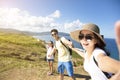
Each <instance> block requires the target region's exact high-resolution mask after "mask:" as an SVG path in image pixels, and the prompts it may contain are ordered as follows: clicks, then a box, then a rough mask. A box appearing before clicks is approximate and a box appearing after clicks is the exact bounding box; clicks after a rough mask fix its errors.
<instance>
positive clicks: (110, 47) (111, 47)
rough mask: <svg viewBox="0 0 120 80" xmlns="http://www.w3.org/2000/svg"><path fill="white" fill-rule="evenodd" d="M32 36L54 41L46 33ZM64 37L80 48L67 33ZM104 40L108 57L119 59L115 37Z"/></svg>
mask: <svg viewBox="0 0 120 80" xmlns="http://www.w3.org/2000/svg"><path fill="white" fill-rule="evenodd" d="M60 36H63V35H60ZM33 37H34V38H36V39H40V40H44V41H46V42H47V41H50V40H51V41H53V42H55V41H54V39H53V38H52V36H51V35H48V34H45V35H37V36H33ZM64 37H65V38H67V39H69V40H71V41H72V42H73V44H74V46H75V47H76V48H82V47H81V45H80V44H79V43H78V42H76V41H74V40H73V39H71V37H70V36H69V35H64ZM104 40H105V43H106V49H107V51H108V52H110V57H112V58H114V59H116V60H119V52H118V49H117V45H116V42H115V39H113V38H105V39H104Z"/></svg>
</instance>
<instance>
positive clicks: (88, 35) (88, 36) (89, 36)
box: [78, 34, 94, 40]
mask: <svg viewBox="0 0 120 80" xmlns="http://www.w3.org/2000/svg"><path fill="white" fill-rule="evenodd" d="M78 38H79V40H82V39H83V38H85V39H86V40H92V39H93V38H94V37H93V36H92V35H91V34H86V35H84V34H80V35H79V36H78Z"/></svg>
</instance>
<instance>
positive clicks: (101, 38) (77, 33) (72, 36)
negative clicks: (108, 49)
mask: <svg viewBox="0 0 120 80" xmlns="http://www.w3.org/2000/svg"><path fill="white" fill-rule="evenodd" d="M83 30H88V29H82V30H75V31H72V32H70V36H71V38H72V39H73V40H75V41H77V42H80V40H79V38H78V36H79V34H80V32H81V31H83ZM88 31H91V32H93V33H94V34H96V35H97V36H98V38H99V39H100V40H101V41H102V42H103V44H104V45H105V42H104V40H103V37H102V36H101V35H100V34H98V33H96V32H94V31H92V30H88Z"/></svg>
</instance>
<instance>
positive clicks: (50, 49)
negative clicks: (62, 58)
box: [46, 41, 54, 75]
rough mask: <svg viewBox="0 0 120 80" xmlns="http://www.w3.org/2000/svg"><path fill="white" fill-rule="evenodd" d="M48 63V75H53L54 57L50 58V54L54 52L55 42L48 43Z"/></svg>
mask: <svg viewBox="0 0 120 80" xmlns="http://www.w3.org/2000/svg"><path fill="white" fill-rule="evenodd" d="M46 48H47V55H46V56H47V57H46V58H47V62H48V65H49V70H50V71H49V72H48V73H47V74H48V75H53V62H54V55H52V56H48V55H49V54H50V52H51V51H52V49H53V42H52V41H49V42H47V47H46Z"/></svg>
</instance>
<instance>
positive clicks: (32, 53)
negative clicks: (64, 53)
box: [0, 32, 86, 80]
mask: <svg viewBox="0 0 120 80" xmlns="http://www.w3.org/2000/svg"><path fill="white" fill-rule="evenodd" d="M45 55H46V48H45V45H44V41H42V40H40V41H37V39H35V38H33V37H32V36H28V35H25V34H21V33H20V34H14V33H7V32H5V33H4V32H0V80H23V78H24V80H43V79H46V80H47V79H49V80H56V78H57V76H58V74H57V70H56V68H57V57H56V58H55V63H54V69H55V70H54V72H55V75H56V76H54V77H52V78H50V77H46V73H47V71H48V64H47V62H46V61H44V56H45ZM72 56H73V62H74V63H75V65H76V66H81V65H82V64H83V63H82V62H83V59H81V57H80V56H79V55H77V54H76V53H75V52H73V54H72ZM81 69H82V68H81ZM83 72H84V71H83ZM85 74H86V73H85ZM53 78H54V79H53ZM66 80H67V79H66Z"/></svg>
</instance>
